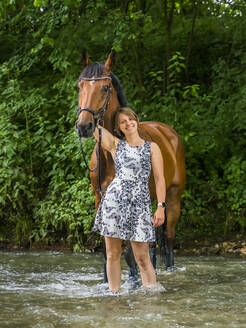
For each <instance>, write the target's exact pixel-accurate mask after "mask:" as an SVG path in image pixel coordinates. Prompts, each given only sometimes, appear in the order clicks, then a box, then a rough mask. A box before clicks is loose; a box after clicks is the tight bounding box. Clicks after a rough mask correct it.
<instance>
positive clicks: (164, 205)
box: [157, 202, 167, 208]
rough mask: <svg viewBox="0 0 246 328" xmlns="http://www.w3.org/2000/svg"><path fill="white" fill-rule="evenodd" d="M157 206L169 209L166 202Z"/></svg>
mask: <svg viewBox="0 0 246 328" xmlns="http://www.w3.org/2000/svg"><path fill="white" fill-rule="evenodd" d="M157 206H161V207H163V208H164V207H167V204H166V202H159V203H158V204H157Z"/></svg>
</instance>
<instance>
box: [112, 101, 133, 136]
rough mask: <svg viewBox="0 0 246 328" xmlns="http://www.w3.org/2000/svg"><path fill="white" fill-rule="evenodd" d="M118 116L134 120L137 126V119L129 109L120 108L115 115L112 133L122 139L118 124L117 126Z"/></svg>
mask: <svg viewBox="0 0 246 328" xmlns="http://www.w3.org/2000/svg"><path fill="white" fill-rule="evenodd" d="M120 114H124V115H127V116H128V117H129V118H130V119H132V120H134V121H136V122H137V124H138V126H139V119H138V116H137V114H136V113H135V112H134V111H133V110H132V109H131V108H129V107H121V108H120V109H119V110H118V111H117V112H116V115H115V124H114V132H115V134H116V135H117V137H119V138H121V139H122V138H124V134H123V132H122V131H121V130H120V124H119V116H120Z"/></svg>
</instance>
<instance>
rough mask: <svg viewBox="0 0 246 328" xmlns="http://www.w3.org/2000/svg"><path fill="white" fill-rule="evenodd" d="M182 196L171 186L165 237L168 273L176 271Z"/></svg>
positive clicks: (168, 197)
mask: <svg viewBox="0 0 246 328" xmlns="http://www.w3.org/2000/svg"><path fill="white" fill-rule="evenodd" d="M180 203H181V195H180V192H179V188H178V187H177V186H171V187H170V188H169V190H168V193H167V211H166V213H167V225H166V230H165V232H164V236H165V247H164V248H165V256H164V258H165V264H166V269H167V270H168V271H173V270H175V269H176V268H175V266H174V254H173V246H174V240H175V229H176V225H177V223H178V220H179V217H180Z"/></svg>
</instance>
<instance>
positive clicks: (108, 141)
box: [93, 125, 119, 158]
mask: <svg viewBox="0 0 246 328" xmlns="http://www.w3.org/2000/svg"><path fill="white" fill-rule="evenodd" d="M98 128H100V129H102V147H103V148H104V149H106V150H107V151H109V152H110V153H111V154H112V156H113V158H114V155H115V152H116V147H117V144H118V142H119V139H118V138H116V137H115V136H113V135H112V133H110V132H109V131H108V130H106V129H105V128H103V127H102V126H100V125H99V126H98ZM98 128H96V129H95V131H94V133H93V135H94V137H95V138H96V140H97V141H99V132H98Z"/></svg>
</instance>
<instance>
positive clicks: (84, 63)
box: [82, 50, 90, 67]
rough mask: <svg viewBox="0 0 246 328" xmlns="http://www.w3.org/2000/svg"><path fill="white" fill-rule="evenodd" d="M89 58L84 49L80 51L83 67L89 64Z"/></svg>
mask: <svg viewBox="0 0 246 328" xmlns="http://www.w3.org/2000/svg"><path fill="white" fill-rule="evenodd" d="M89 62H90V59H89V55H88V52H87V51H86V50H83V51H82V65H83V67H85V66H87V65H89Z"/></svg>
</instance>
